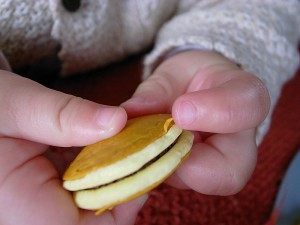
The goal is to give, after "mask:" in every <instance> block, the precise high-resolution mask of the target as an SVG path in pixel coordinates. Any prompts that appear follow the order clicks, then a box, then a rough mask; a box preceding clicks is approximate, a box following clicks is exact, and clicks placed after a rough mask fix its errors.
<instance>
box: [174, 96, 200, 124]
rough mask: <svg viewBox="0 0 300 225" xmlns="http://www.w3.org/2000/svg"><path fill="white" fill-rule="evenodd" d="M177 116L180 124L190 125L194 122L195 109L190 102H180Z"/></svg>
mask: <svg viewBox="0 0 300 225" xmlns="http://www.w3.org/2000/svg"><path fill="white" fill-rule="evenodd" d="M177 114H178V115H177V118H178V120H179V123H180V124H182V125H190V124H192V123H193V122H194V120H195V117H196V114H197V109H196V107H195V106H194V104H193V103H191V102H186V101H185V102H182V103H181V105H180V106H179V109H178V112H177Z"/></svg>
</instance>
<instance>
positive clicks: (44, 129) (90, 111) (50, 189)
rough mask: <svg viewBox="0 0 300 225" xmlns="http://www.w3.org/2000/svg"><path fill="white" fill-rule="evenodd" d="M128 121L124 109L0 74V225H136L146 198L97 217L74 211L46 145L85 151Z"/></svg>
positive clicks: (12, 75) (13, 76) (17, 77)
mask: <svg viewBox="0 0 300 225" xmlns="http://www.w3.org/2000/svg"><path fill="white" fill-rule="evenodd" d="M126 119H127V116H126V113H125V110H124V109H122V108H118V107H108V106H103V105H98V104H96V103H92V102H89V101H87V100H83V99H80V98H76V97H73V96H70V95H66V94H63V93H60V92H57V91H53V90H50V89H48V88H45V87H43V86H41V85H39V84H37V83H35V82H33V81H31V80H28V79H25V78H22V77H20V76H17V75H14V74H12V73H9V72H7V71H2V70H0V124H1V126H0V155H1V157H0V224H6V225H10V224H26V225H27V224H28V225H40V224H45V225H46V224H49V225H53V224H64V225H68V224H69V225H75V224H86V225H89V224H109V225H113V224H132V223H133V221H134V220H135V217H136V214H137V212H138V210H139V208H140V207H141V204H142V203H143V202H144V200H145V196H143V197H141V198H140V199H137V200H135V201H132V202H129V203H126V204H125V205H121V206H118V207H116V208H115V209H114V210H113V213H110V212H106V213H104V214H103V215H101V216H99V217H95V216H94V214H93V212H91V211H85V210H79V209H78V208H77V207H76V206H75V204H74V202H73V198H72V195H71V193H69V192H68V191H66V190H64V189H63V188H62V185H61V180H60V178H59V176H58V172H57V170H56V168H55V167H54V166H53V164H52V163H51V162H50V161H49V160H48V159H47V158H46V157H45V154H44V153H45V152H46V151H47V149H48V146H47V145H56V146H82V145H86V144H89V143H92V142H95V141H98V140H100V139H103V138H106V137H108V136H111V135H113V134H115V133H117V132H118V131H119V130H120V129H122V127H123V126H124V124H125V123H126ZM39 143H41V144H39ZM67 151H68V150H67V149H64V152H67ZM69 154H70V153H69ZM63 157H64V156H63V155H62V161H61V162H63V160H64V159H63ZM56 163H57V162H56ZM65 166H66V165H65Z"/></svg>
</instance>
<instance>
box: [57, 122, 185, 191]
mask: <svg viewBox="0 0 300 225" xmlns="http://www.w3.org/2000/svg"><path fill="white" fill-rule="evenodd" d="M181 132H182V129H180V128H179V127H177V126H176V125H173V126H172V127H171V128H170V129H169V130H168V132H167V133H166V134H165V135H164V136H162V137H160V138H159V139H157V140H156V141H154V142H153V143H151V144H149V145H148V146H147V147H145V148H144V149H143V150H141V151H139V152H137V153H135V154H132V155H130V156H128V157H126V158H124V159H123V160H120V161H118V162H116V163H113V164H111V165H108V166H106V167H102V168H99V169H96V170H94V171H92V172H91V173H89V174H87V175H86V176H84V177H83V178H81V179H76V180H68V181H64V183H63V186H64V188H65V189H67V190H69V191H77V190H83V189H89V188H93V187H97V186H100V185H104V184H107V183H111V182H113V181H115V180H118V179H120V178H123V177H126V176H128V175H130V174H132V173H134V172H137V171H138V170H139V169H141V168H142V167H143V166H144V165H145V164H146V163H147V162H149V161H151V160H152V159H154V158H155V157H156V156H158V155H159V154H160V153H161V152H163V151H164V150H165V149H166V148H168V147H169V146H170V145H171V144H172V143H173V142H175V140H176V139H177V138H178V136H179V135H180V134H181Z"/></svg>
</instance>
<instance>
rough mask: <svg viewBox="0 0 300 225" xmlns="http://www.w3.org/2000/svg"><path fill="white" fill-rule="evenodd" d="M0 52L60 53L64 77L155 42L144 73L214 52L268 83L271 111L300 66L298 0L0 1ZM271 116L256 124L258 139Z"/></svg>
mask: <svg viewBox="0 0 300 225" xmlns="http://www.w3.org/2000/svg"><path fill="white" fill-rule="evenodd" d="M0 3H1V4H0V50H2V51H3V53H4V54H5V55H6V57H7V59H8V61H9V62H10V64H11V65H12V66H13V67H15V66H20V65H23V64H27V63H35V62H36V61H37V60H39V59H41V58H43V57H46V56H48V55H51V54H54V53H56V52H58V47H59V46H60V51H59V52H58V55H59V58H60V60H61V62H62V73H63V74H74V73H79V72H84V71H87V70H91V69H95V68H98V67H100V66H104V65H107V64H108V63H111V62H114V61H117V60H121V59H122V58H124V57H126V56H128V55H130V54H133V53H136V52H139V51H141V50H143V49H145V48H147V47H149V46H150V45H151V44H152V43H153V42H154V44H155V45H154V48H153V50H152V52H151V53H150V54H149V55H148V56H147V57H146V59H145V73H144V78H146V77H147V76H148V75H150V74H151V71H153V69H154V68H155V65H156V64H157V62H158V61H159V60H160V59H161V58H162V57H163V56H165V55H166V54H168V53H169V52H170V51H172V52H174V51H177V50H178V51H180V49H182V48H185V49H186V48H191V49H194V48H196V49H204V50H211V51H217V52H219V53H221V54H223V55H224V56H226V57H227V58H229V59H231V60H233V61H234V62H236V63H238V64H240V65H241V66H242V68H243V69H245V70H246V71H249V72H252V73H254V74H256V75H257V76H259V77H260V78H261V79H262V80H263V81H264V82H265V84H266V85H267V87H268V89H269V91H270V96H271V99H272V109H271V111H272V110H273V108H274V106H275V104H276V101H277V99H278V97H279V95H280V89H281V88H280V87H281V86H282V85H283V84H284V82H286V81H287V80H288V79H289V78H290V77H291V76H292V75H293V74H294V73H295V70H296V68H297V67H298V61H299V59H298V52H297V45H298V41H299V35H300V34H299V31H300V29H299V28H300V27H299V24H300V3H299V2H298V1H296V0H265V1H261V0H226V1H225V0H202V1H201V0H200V1H196V0H181V1H177V0H170V1H159V0H143V1H137V0H128V1H121V0H82V1H81V6H80V8H79V9H78V10H77V11H75V12H69V11H68V10H66V9H65V8H64V6H63V4H62V1H60V0H49V1H42V0H37V1H31V0H22V1H21V0H14V1H13V0H0ZM269 124H270V116H269V117H268V118H267V119H266V121H265V122H264V123H263V124H262V125H261V126H260V128H259V129H258V135H257V139H258V142H260V141H261V139H262V137H263V135H264V134H265V133H266V131H267V129H268V127H269Z"/></svg>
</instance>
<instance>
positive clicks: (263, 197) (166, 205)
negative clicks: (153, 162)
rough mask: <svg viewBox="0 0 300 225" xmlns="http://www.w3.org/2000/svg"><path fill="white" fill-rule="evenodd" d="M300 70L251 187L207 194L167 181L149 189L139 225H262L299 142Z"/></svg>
mask: <svg viewBox="0 0 300 225" xmlns="http://www.w3.org/2000/svg"><path fill="white" fill-rule="evenodd" d="M299 130H300V71H298V73H297V75H296V76H295V77H294V79H293V80H291V81H290V82H288V83H287V84H286V85H285V87H284V89H283V92H282V96H281V98H280V100H279V102H278V104H277V106H276V109H275V111H274V116H273V121H272V126H271V128H270V130H269V132H268V134H267V135H266V137H265V139H264V141H263V143H262V144H261V146H260V148H259V156H258V164H257V168H256V170H255V172H254V174H253V176H252V178H251V180H250V181H249V182H248V184H247V186H246V187H245V188H244V189H243V190H242V191H241V192H240V193H238V194H236V195H234V196H229V197H218V196H205V195H201V194H198V193H195V192H193V191H183V190H177V189H174V188H172V187H169V186H167V185H162V186H160V187H159V188H157V189H155V190H154V191H152V192H151V193H150V198H149V200H148V202H147V203H146V205H145V206H144V208H143V209H142V211H141V212H140V214H139V216H138V219H137V222H136V224H137V225H150V224H151V225H154V224H155V225H168V224H172V225H177V224H178V225H179V224H180V225H193V224H203V225H219V224H220V225H221V224H222V225H225V224H228V225H241V224H243V225H247V224H249V225H261V224H265V223H266V221H267V220H268V218H269V217H270V213H271V211H272V208H273V204H274V201H275V198H276V194H277V191H278V187H279V185H280V182H281V180H282V178H283V176H284V174H285V172H286V169H287V167H288V165H289V163H290V162H291V160H292V158H293V156H294V155H295V153H296V152H297V150H298V148H299V147H300V132H299Z"/></svg>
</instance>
